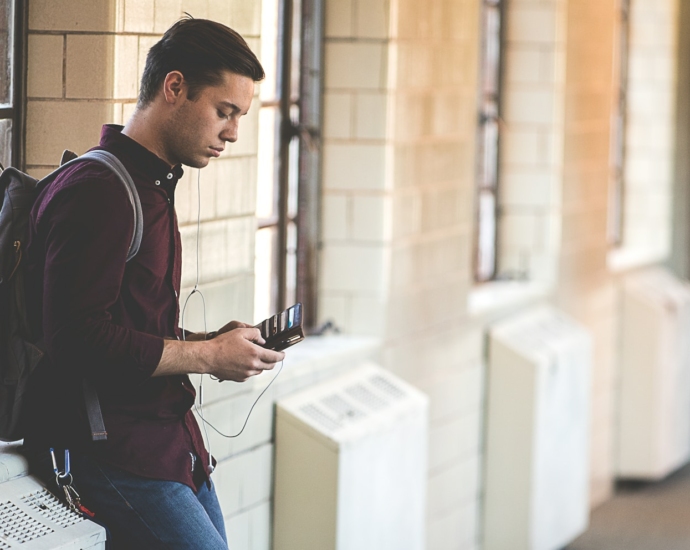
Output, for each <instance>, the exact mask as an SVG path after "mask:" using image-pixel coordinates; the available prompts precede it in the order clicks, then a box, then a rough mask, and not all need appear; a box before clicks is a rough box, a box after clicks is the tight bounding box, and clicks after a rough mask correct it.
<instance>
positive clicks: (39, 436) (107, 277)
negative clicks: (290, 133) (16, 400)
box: [24, 18, 284, 549]
mask: <svg viewBox="0 0 690 550" xmlns="http://www.w3.org/2000/svg"><path fill="white" fill-rule="evenodd" d="M263 77H264V72H263V69H262V67H261V64H260V63H259V61H258V60H257V58H256V57H255V55H254V54H253V53H252V52H251V50H250V49H249V48H248V46H247V44H246V42H245V41H244V40H243V39H242V37H241V36H240V35H239V34H237V33H236V32H235V31H233V30H231V29H229V28H227V27H225V26H223V25H221V24H218V23H215V22H212V21H206V20H197V19H191V18H189V19H184V20H182V21H179V22H178V23H176V24H175V25H173V26H172V27H171V28H170V29H169V30H168V31H167V32H166V33H165V35H164V36H163V38H162V39H161V40H160V41H159V42H158V43H157V44H156V45H155V46H153V48H151V51H150V52H149V54H148V57H147V60H146V67H145V69H144V74H143V77H142V82H141V92H140V96H139V101H138V103H137V108H136V111H135V113H134V114H133V116H132V118H131V119H130V120H129V121H128V123H127V124H126V126H125V127H124V128H122V127H118V126H112V125H106V126H104V127H103V131H102V134H101V141H100V145H99V147H97V148H100V149H104V150H107V151H109V152H111V153H113V154H115V155H116V156H117V157H118V158H119V159H120V161H121V162H122V163H123V164H124V166H125V167H126V168H127V170H128V171H129V173H130V175H131V176H132V179H133V180H134V182H135V185H136V187H137V190H138V193H139V196H140V199H141V203H142V209H143V226H144V233H143V238H142V242H141V247H140V249H139V252H138V254H137V255H136V256H135V257H134V258H133V259H132V260H130V261H129V262H126V261H125V260H126V256H127V251H128V247H129V243H130V241H131V239H132V234H133V223H134V220H133V213H132V207H131V204H130V202H129V199H128V197H127V195H126V191H125V189H124V186H123V184H122V182H120V181H119V179H118V178H117V176H116V175H115V174H114V173H112V172H111V171H110V170H108V169H107V168H105V167H103V166H102V165H99V164H98V163H96V162H93V161H84V162H82V163H77V164H76V165H75V166H74V167H70V168H68V169H66V170H65V171H64V172H63V173H62V174H61V175H60V176H59V177H58V178H57V179H56V180H55V181H54V182H53V183H52V184H51V185H50V186H48V187H47V188H46V189H45V191H44V192H43V193H42V194H41V196H40V197H39V199H38V200H37V202H36V204H35V205H34V208H33V210H32V213H31V222H30V224H31V227H30V240H29V246H28V251H27V264H26V265H27V273H28V274H27V284H28V294H29V299H30V301H31V303H30V304H28V306H29V311H30V313H31V315H32V318H33V320H34V321H35V325H36V326H35V327H34V329H35V330H36V331H37V333H38V334H41V335H42V339H43V341H44V342H45V347H46V350H47V354H46V358H45V359H44V360H43V361H42V363H41V364H40V365H39V367H38V368H37V372H36V373H35V374H34V376H33V377H32V385H31V388H30V391H29V396H28V398H27V399H26V402H27V408H26V411H27V412H26V415H25V416H26V418H25V428H24V432H25V433H26V437H25V448H26V450H27V455H28V456H29V457H30V460H31V462H32V466H33V469H34V473H36V474H37V475H39V476H41V477H42V478H43V479H44V480H45V481H46V482H47V483H49V485H50V486H51V487H52V488H55V476H54V474H53V472H52V464H51V462H50V456H49V448H51V447H54V448H55V450H56V456H57V457H58V459H59V468H60V469H62V468H63V465H62V456H63V450H64V449H65V448H69V450H70V453H71V473H72V475H73V478H74V487H75V488H76V489H77V491H78V492H79V494H80V496H81V498H82V502H83V504H84V505H86V507H87V508H89V509H91V510H92V511H93V512H95V514H96V519H97V520H99V521H101V522H102V523H103V524H104V525H105V526H106V527H107V528H108V529H109V531H110V533H111V535H112V541H113V544H114V546H115V547H117V548H127V549H132V548H147V549H149V548H194V549H216V548H227V541H226V536H225V529H224V526H223V517H222V514H221V512H220V508H219V506H218V501H217V498H216V495H215V492H214V488H213V484H212V482H211V480H210V470H211V468H210V466H209V465H210V460H209V456H208V453H207V451H206V449H205V448H204V445H203V440H202V437H201V433H200V431H199V427H198V425H197V423H196V420H195V419H194V416H193V414H192V412H191V410H190V409H191V407H192V405H193V403H194V399H195V391H194V388H193V387H192V385H191V383H190V381H189V378H188V376H187V374H189V373H207V374H212V375H214V376H216V377H218V378H219V379H221V380H233V381H236V382H242V381H244V380H246V379H247V378H249V377H251V376H254V375H257V374H260V373H261V372H263V371H264V370H267V369H272V368H273V367H274V365H275V364H276V363H277V362H279V361H281V360H282V359H283V356H284V355H283V353H280V352H275V351H271V350H268V349H265V348H263V347H261V344H263V343H264V341H263V340H262V338H261V335H260V333H259V331H258V330H257V329H255V328H252V327H251V326H250V325H247V324H244V323H239V322H235V321H233V322H231V323H229V324H227V325H226V326H225V327H223V328H222V329H221V330H219V331H218V335H217V336H215V337H214V338H212V339H208V338H207V335H191V336H190V337H189V338H188V339H187V341H183V340H182V333H181V330H180V328H179V326H178V322H179V293H180V263H181V262H180V256H181V248H180V235H179V231H178V227H177V219H176V216H175V210H174V204H175V198H174V191H175V186H176V184H177V181H178V180H179V178H180V176H181V175H182V169H181V165H182V164H185V165H187V166H192V167H194V168H203V167H204V166H206V165H207V164H208V162H209V160H210V159H211V158H213V157H218V156H219V155H220V154H221V152H222V151H223V149H224V147H225V144H226V143H227V142H231V143H232V142H234V141H235V140H236V139H237V132H238V124H239V120H240V117H242V116H243V115H245V114H246V113H247V111H248V110H249V107H250V105H251V101H252V97H253V95H254V82H255V81H259V80H261V79H262V78H263ZM192 340H193V341H192ZM84 377H87V378H88V379H89V380H91V381H92V382H93V384H94V385H95V387H96V389H97V393H98V396H99V399H100V402H101V408H102V411H103V418H104V421H105V426H106V429H107V431H108V438H107V441H100V442H92V441H91V440H90V438H89V432H88V424H87V421H86V417H85V413H84V400H83V397H82V395H81V389H80V388H81V380H82V379H83V378H84Z"/></svg>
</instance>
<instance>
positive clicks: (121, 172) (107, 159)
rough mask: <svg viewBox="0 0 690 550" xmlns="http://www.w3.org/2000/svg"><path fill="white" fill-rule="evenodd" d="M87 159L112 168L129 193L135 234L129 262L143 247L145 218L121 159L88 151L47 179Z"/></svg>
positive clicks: (55, 171)
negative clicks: (142, 238) (140, 247)
mask: <svg viewBox="0 0 690 550" xmlns="http://www.w3.org/2000/svg"><path fill="white" fill-rule="evenodd" d="M68 153H69V152H68V151H65V152H64V153H63V154H62V158H63V159H64V158H66V157H69V156H70V155H69V154H68ZM86 159H88V160H95V161H96V162H100V163H101V164H104V165H105V166H107V167H108V168H110V169H111V170H112V171H113V172H114V173H115V175H116V176H117V177H118V178H119V179H120V181H121V182H122V184H123V185H124V186H125V190H126V191H127V197H128V198H129V202H130V203H131V205H132V210H133V212H134V233H133V234H132V241H131V242H130V244H129V252H128V253H127V261H129V260H131V259H132V258H134V256H136V255H137V252H139V246H140V245H141V236H142V235H143V233H144V216H143V214H142V212H141V201H140V200H139V193H137V188H136V186H135V185H134V181H133V180H132V176H130V175H129V172H128V171H127V168H125V167H124V165H123V164H122V162H120V159H119V158H117V157H116V156H115V155H113V154H112V153H109V152H108V151H103V150H101V149H96V150H94V151H88V152H87V153H84V154H83V155H82V156H80V157H74V158H72V159H71V160H69V161H68V162H65V163H64V164H63V165H62V166H60V168H58V169H57V170H54V171H53V172H51V173H50V174H49V175H48V176H46V177H55V176H56V175H57V174H58V173H59V172H62V170H64V169H65V168H67V167H68V166H70V165H72V164H74V163H77V162H80V161H82V160H86Z"/></svg>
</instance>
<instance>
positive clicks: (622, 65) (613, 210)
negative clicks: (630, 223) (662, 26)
mask: <svg viewBox="0 0 690 550" xmlns="http://www.w3.org/2000/svg"><path fill="white" fill-rule="evenodd" d="M620 9H621V14H620V17H621V20H620V30H619V38H618V48H619V49H618V62H619V88H618V109H617V111H616V114H615V118H614V124H613V136H612V139H611V148H612V150H611V157H612V165H613V178H612V184H611V197H610V200H609V218H608V220H609V225H608V235H609V243H610V244H611V245H613V246H620V245H621V244H622V243H623V201H624V186H625V181H624V176H625V173H624V172H625V128H626V123H625V122H626V118H627V117H626V114H627V110H628V66H629V60H628V57H629V50H630V48H629V39H630V0H620Z"/></svg>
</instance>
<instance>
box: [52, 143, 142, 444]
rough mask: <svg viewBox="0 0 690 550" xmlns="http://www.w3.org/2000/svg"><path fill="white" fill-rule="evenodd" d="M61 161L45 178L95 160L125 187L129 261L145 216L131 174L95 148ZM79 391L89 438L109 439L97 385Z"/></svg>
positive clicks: (67, 154) (88, 383) (66, 155)
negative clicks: (131, 221)
mask: <svg viewBox="0 0 690 550" xmlns="http://www.w3.org/2000/svg"><path fill="white" fill-rule="evenodd" d="M62 158H63V160H67V159H70V160H68V161H67V162H65V163H64V164H61V166H60V168H58V169H57V170H54V171H53V172H51V173H50V174H49V175H48V176H46V178H54V177H55V176H56V175H57V174H58V173H59V172H61V171H62V170H64V169H65V168H66V167H67V166H70V165H71V164H74V163H77V162H80V161H82V160H85V159H88V160H95V161H96V162H100V163H101V164H104V165H105V166H107V167H108V168H110V169H111V170H112V171H113V172H114V173H115V175H116V176H117V177H118V178H119V179H120V181H121V182H122V183H123V185H124V186H125V190H126V191H127V197H128V198H129V202H130V203H131V204H132V210H133V212H134V232H133V234H132V240H131V242H130V244H129V251H128V252H127V260H126V261H129V260H131V259H132V258H134V256H136V255H137V252H139V246H140V245H141V237H142V235H143V232H144V216H143V214H142V211H141V201H140V200H139V193H138V192H137V188H136V187H135V185H134V181H133V180H132V176H130V175H129V172H128V171H127V169H126V168H125V167H124V165H123V164H122V162H120V159H118V158H117V157H116V156H115V155H113V154H112V153H109V152H108V151H103V150H100V149H97V150H94V151H88V152H87V153H84V154H83V155H82V156H80V157H77V156H76V155H74V153H72V152H71V151H65V152H64V153H63V154H62ZM82 390H83V394H84V404H85V406H86V416H87V417H88V419H89V429H90V430H91V440H92V441H103V440H105V439H108V432H107V431H106V429H105V423H104V422H103V414H102V412H101V403H100V401H99V400H98V393H96V388H95V387H94V385H93V384H92V383H91V381H90V380H88V379H87V378H84V379H83V381H82Z"/></svg>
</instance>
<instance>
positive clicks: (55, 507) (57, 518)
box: [22, 489, 84, 527]
mask: <svg viewBox="0 0 690 550" xmlns="http://www.w3.org/2000/svg"><path fill="white" fill-rule="evenodd" d="M22 503H23V504H26V505H27V506H28V507H29V508H31V509H32V510H34V511H36V512H38V513H39V514H41V515H42V516H43V517H44V518H46V519H48V520H50V521H52V522H53V523H57V524H58V525H59V526H61V527H69V526H70V525H74V524H75V523H79V522H80V521H84V518H82V517H81V516H80V515H78V514H77V513H75V512H73V511H72V510H71V509H70V508H68V507H67V506H66V505H64V504H63V503H62V502H61V501H60V500H59V499H58V498H57V497H56V496H55V495H53V493H51V492H50V491H48V490H47V489H41V490H40V491H35V492H33V493H29V494H27V495H24V496H23V497H22Z"/></svg>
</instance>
